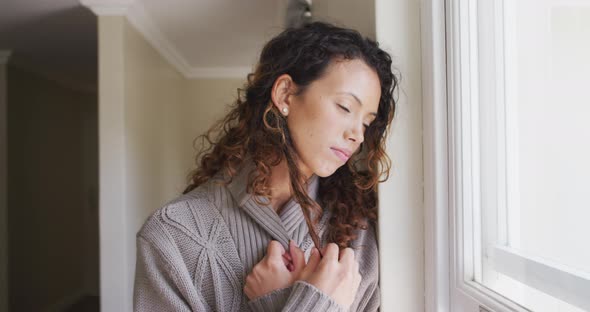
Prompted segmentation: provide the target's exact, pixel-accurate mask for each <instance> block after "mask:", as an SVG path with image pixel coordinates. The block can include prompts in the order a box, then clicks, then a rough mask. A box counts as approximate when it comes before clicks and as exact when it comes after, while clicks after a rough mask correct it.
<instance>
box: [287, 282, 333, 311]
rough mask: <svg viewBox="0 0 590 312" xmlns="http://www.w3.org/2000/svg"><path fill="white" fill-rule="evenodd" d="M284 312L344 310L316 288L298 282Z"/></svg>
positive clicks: (294, 285)
mask: <svg viewBox="0 0 590 312" xmlns="http://www.w3.org/2000/svg"><path fill="white" fill-rule="evenodd" d="M292 288H293V289H292V290H291V295H290V296H289V298H288V299H287V303H286V304H285V307H284V308H283V310H282V311H330V312H344V311H345V310H344V308H343V307H342V306H340V305H339V304H337V303H336V301H334V299H332V298H331V297H330V296H328V295H327V294H325V293H324V292H322V291H321V290H319V289H318V288H316V287H315V286H313V285H311V284H309V283H307V282H304V281H297V282H295V284H293V286H292Z"/></svg>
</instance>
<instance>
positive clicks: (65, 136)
mask: <svg viewBox="0 0 590 312" xmlns="http://www.w3.org/2000/svg"><path fill="white" fill-rule="evenodd" d="M7 77H8V78H9V79H8V85H7V90H8V92H7V94H8V98H7V103H8V106H7V112H8V114H7V115H8V117H9V118H8V120H7V127H8V128H7V134H8V148H7V151H8V164H9V165H8V180H7V181H8V183H7V187H8V192H7V195H8V263H9V270H8V272H9V273H8V285H9V294H10V300H9V310H11V311H41V310H45V309H49V308H52V307H56V306H59V305H60V304H62V303H63V302H66V301H68V300H71V299H75V298H77V297H78V296H79V295H82V294H85V293H89V292H92V291H93V290H94V291H95V290H96V289H97V288H98V285H96V284H94V283H97V282H98V281H97V279H96V278H94V283H93V282H92V281H91V282H89V283H88V282H86V281H85V280H84V277H85V276H91V275H93V274H94V275H96V274H97V271H98V268H97V267H87V266H86V264H85V258H84V256H81V255H84V254H85V253H86V251H85V250H86V249H87V248H94V249H95V252H97V250H98V242H96V241H88V240H87V238H88V237H87V236H86V231H89V230H92V229H94V230H95V231H96V230H97V223H98V222H97V219H94V222H93V225H90V227H88V228H87V227H86V226H88V225H86V224H84V222H83V220H85V219H88V218H87V215H88V214H89V213H91V212H90V211H89V209H90V206H89V205H88V204H87V201H86V199H85V196H86V195H87V192H86V189H85V188H84V184H83V183H81V182H82V181H83V180H84V179H87V180H92V179H93V178H94V180H93V182H89V184H88V186H89V187H90V185H92V183H94V186H95V187H96V182H97V181H96V174H95V175H94V176H92V170H93V168H94V169H96V163H92V162H91V160H89V159H87V158H85V157H84V155H85V150H84V148H85V147H87V146H88V145H90V144H92V142H86V146H85V144H84V142H85V141H89V140H91V138H89V137H85V136H84V135H83V133H82V131H81V129H82V128H83V127H84V125H83V123H84V119H83V116H84V114H85V111H88V112H90V114H92V112H93V107H94V118H96V113H95V110H96V94H92V93H86V92H79V91H74V90H72V89H69V88H67V87H64V86H62V85H59V84H57V83H55V82H53V81H50V80H47V79H45V78H42V77H40V76H37V75H35V74H32V73H29V72H27V71H23V70H21V69H19V68H16V67H13V66H10V65H9V66H8V74H7ZM94 144H95V145H96V138H94ZM86 175H88V176H86ZM92 226H94V227H92ZM86 269H91V270H92V272H90V273H86V272H85V270H86ZM86 286H90V287H89V288H88V289H87V288H86Z"/></svg>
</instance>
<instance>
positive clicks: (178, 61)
mask: <svg viewBox="0 0 590 312" xmlns="http://www.w3.org/2000/svg"><path fill="white" fill-rule="evenodd" d="M83 2H84V3H85V4H89V3H90V7H93V9H94V8H96V7H97V6H100V5H102V6H103V7H104V6H105V5H108V6H110V7H111V8H117V7H119V8H124V9H125V10H124V14H125V15H126V16H127V18H128V19H129V20H130V22H131V24H132V25H133V26H134V27H135V28H137V29H138V30H139V31H140V32H141V33H142V34H143V35H144V37H146V39H147V40H148V41H149V42H150V43H151V44H152V45H153V46H154V47H155V48H156V49H157V50H158V51H159V52H160V53H161V54H162V55H163V57H165V58H166V59H167V60H168V61H169V62H170V63H171V64H172V65H173V66H175V67H176V68H177V69H178V70H179V72H181V73H182V74H184V75H185V76H186V77H188V78H195V77H232V76H233V77H244V75H243V73H244V71H248V70H249V69H250V68H251V66H252V65H253V64H254V63H255V62H256V58H257V56H258V54H259V53H260V49H261V48H262V45H263V44H264V42H266V41H267V40H268V39H270V38H271V37H272V36H274V35H275V34H277V33H278V32H280V31H281V30H282V29H283V26H284V19H285V12H286V7H287V0H248V1H242V0H167V1H162V0H135V1H133V0H83ZM95 11H96V10H95ZM374 11H375V7H374V1H357V0H314V1H313V5H312V12H313V14H314V19H320V20H327V21H330V22H335V23H337V24H340V25H345V26H349V27H353V28H356V29H358V30H359V31H361V33H364V34H365V35H367V36H369V37H372V38H374V37H375V30H374V24H375V23H374V20H375V12H374ZM105 12H107V11H104V10H103V11H102V13H105ZM108 12H109V14H113V12H114V11H113V10H110V11H108ZM117 14H118V13H117ZM2 49H8V50H12V51H13V57H12V58H11V61H10V62H16V63H21V64H27V65H28V66H29V67H32V68H36V69H37V71H40V72H44V73H48V75H50V76H53V77H58V78H59V79H61V80H67V81H72V82H76V83H78V84H88V85H96V81H97V79H96V77H97V64H96V62H97V61H96V60H97V55H96V53H97V18H96V15H95V14H94V13H92V12H91V11H90V10H89V9H87V8H86V7H84V6H82V5H81V4H80V3H79V2H78V0H51V1H39V0H1V2H0V50H2Z"/></svg>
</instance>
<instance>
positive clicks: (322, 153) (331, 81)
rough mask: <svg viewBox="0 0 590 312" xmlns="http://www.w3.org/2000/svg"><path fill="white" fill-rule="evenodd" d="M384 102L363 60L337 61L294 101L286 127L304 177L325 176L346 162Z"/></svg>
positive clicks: (374, 73) (377, 85)
mask: <svg viewBox="0 0 590 312" xmlns="http://www.w3.org/2000/svg"><path fill="white" fill-rule="evenodd" d="M380 97H381V86H380V83H379V77H378V76H377V73H376V72H375V71H374V70H373V69H372V68H371V67H369V66H368V65H367V64H366V63H365V62H364V61H361V60H343V61H338V62H333V63H332V64H331V65H329V66H328V68H327V70H326V73H325V74H324V75H323V76H322V77H321V78H320V79H318V80H316V81H314V82H313V83H311V84H310V85H309V86H308V88H307V89H306V90H305V92H303V93H302V94H301V95H299V96H295V97H293V102H292V105H291V108H290V110H291V112H290V114H289V116H288V118H287V125H288V127H289V132H290V133H291V136H292V138H293V143H294V145H295V150H296V151H297V153H298V155H299V156H300V158H301V161H302V163H301V164H300V169H301V170H302V172H303V173H304V174H305V175H306V176H309V175H311V174H312V173H314V174H316V175H318V176H320V177H327V176H330V175H331V174H333V173H334V172H335V171H336V169H338V168H339V167H340V166H342V165H344V164H345V163H346V161H347V160H348V159H349V158H350V156H351V155H352V154H353V153H354V152H356V151H357V149H358V148H359V146H360V144H361V143H362V142H363V140H364V133H365V130H366V126H368V125H370V124H371V122H372V121H373V120H374V119H375V118H376V113H377V109H378V107H379V99H380Z"/></svg>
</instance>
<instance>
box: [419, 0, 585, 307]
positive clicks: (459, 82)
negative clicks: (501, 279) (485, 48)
mask: <svg viewBox="0 0 590 312" xmlns="http://www.w3.org/2000/svg"><path fill="white" fill-rule="evenodd" d="M500 2H501V1H500ZM475 3H476V2H474V1H468V0H446V1H445V0H438V1H437V0H423V5H422V7H421V20H422V22H421V24H422V27H421V32H422V34H421V35H422V51H423V52H422V77H423V80H422V86H423V125H424V133H423V134H424V205H425V276H426V280H425V286H426V290H425V307H426V311H437V312H438V311H485V310H493V311H528V310H527V309H526V308H524V307H522V306H520V305H518V304H516V303H514V302H512V301H510V300H509V299H507V298H505V297H503V296H501V295H499V294H497V293H495V292H493V291H491V290H489V289H487V288H486V287H484V286H482V285H481V284H479V283H477V282H475V279H476V277H479V279H480V280H481V274H482V272H481V270H478V269H477V268H478V266H475V265H474V263H477V262H479V263H481V256H479V257H478V255H481V250H482V246H481V243H480V242H481V237H475V239H470V238H471V236H467V239H465V240H464V239H463V238H464V236H463V233H464V232H465V231H472V229H473V227H474V226H480V224H478V220H481V218H480V217H479V209H478V208H477V207H475V206H477V205H472V203H474V202H476V201H477V200H479V199H478V196H479V185H474V184H473V183H471V181H469V179H470V177H472V176H473V175H476V176H477V175H478V174H479V173H478V172H477V170H478V168H479V164H478V162H479V155H478V151H479V146H477V144H478V141H477V140H466V139H471V138H463V137H462V136H463V135H464V134H465V132H463V131H459V130H460V129H465V128H466V127H469V129H471V131H467V133H474V134H475V135H478V129H477V127H473V128H471V127H472V125H471V124H470V122H469V121H470V118H466V117H467V116H477V114H478V112H477V109H478V107H477V105H476V106H474V107H473V108H474V110H469V109H470V108H471V107H470V106H469V105H463V104H465V103H469V101H479V90H478V87H477V86H478V83H474V84H465V83H463V81H464V80H465V79H469V80H470V81H473V80H472V78H475V79H476V81H477V79H478V78H479V77H478V70H479V68H478V65H479V64H478V59H477V57H478V43H477V38H476V33H475V32H477V23H476V21H475V18H474V16H476V15H475V14H474V13H476V12H477V8H476V7H475V5H474V4H475ZM464 25H469V27H468V28H465V27H464ZM460 30H461V31H460ZM465 30H472V32H469V31H465ZM473 30H475V31H473ZM495 31H496V32H497V33H500V34H502V35H503V29H496V30H495ZM508 39H509V40H510V38H508ZM464 51H467V58H468V59H469V60H470V61H469V62H462V63H460V62H459V59H460V58H461V57H465V55H461V53H465V52H464ZM502 57H503V55H498V56H496V58H495V61H496V62H498V61H501V62H503V61H504V60H503V59H502ZM487 65H489V64H487ZM492 65H494V64H492ZM484 83H493V82H490V81H486V82H484ZM499 87H501V88H502V87H503V86H499ZM507 88H510V87H509V86H507ZM502 92H506V93H508V96H509V95H510V94H509V93H510V90H502ZM506 93H505V94H506ZM505 96H506V95H505ZM507 122H509V120H508V121H507ZM471 143H474V144H475V146H472V144H471ZM508 143H509V144H510V142H508ZM513 143H514V142H513ZM466 150H467V151H470V153H465V152H464V151H466ZM505 161H508V162H510V159H508V160H505ZM465 164H467V165H465ZM473 182H474V183H477V182H478V181H477V179H475V181H473ZM461 185H463V186H467V187H469V188H470V189H465V190H466V192H464V190H463V189H462V188H461V187H460V186H461ZM508 195H510V194H508ZM474 197H475V198H474ZM473 208H475V209H473ZM498 213H499V214H502V215H499V216H498V217H499V218H505V217H506V211H503V210H502V209H500V211H499V212H498ZM464 221H468V222H464ZM508 227H510V224H504V225H500V226H498V234H499V235H500V237H504V238H505V240H504V239H501V241H504V242H505V243H506V244H505V245H497V246H494V248H492V249H493V252H492V255H493V257H494V259H493V260H494V262H495V264H496V265H497V269H498V270H499V271H501V272H502V273H503V274H506V275H508V276H511V277H512V278H514V279H517V280H519V281H522V282H524V283H526V284H529V285H534V286H535V287H536V288H539V289H541V290H543V291H545V292H546V293H548V294H551V295H553V296H555V297H557V298H562V299H566V298H567V299H568V300H567V301H569V302H572V303H573V302H576V303H577V305H578V306H584V304H589V303H588V300H590V299H588V298H584V296H583V295H582V291H581V290H582V289H587V287H590V284H588V283H589V282H588V280H587V279H586V277H585V276H584V275H583V273H581V272H573V271H571V270H569V269H568V268H564V267H560V266H558V265H555V264H551V263H548V262H546V261H542V260H540V259H537V258H534V257H531V256H527V255H524V254H522V253H520V252H518V251H517V250H515V249H513V248H510V247H508V246H507V245H508V244H507V242H508V237H507V236H508V234H509V233H510V229H509V228H508ZM466 254H467V255H471V257H465V256H464V255H466ZM523 265H526V266H527V269H528V268H531V270H532V271H528V273H527V274H523V270H522V269H520V270H519V269H515V268H518V267H519V266H520V267H521V268H522V266H523ZM537 274H540V276H546V277H548V279H547V280H542V279H541V280H539V279H537V280H531V277H532V276H534V275H537ZM549 281H550V283H553V285H555V283H556V281H560V282H559V283H560V285H561V287H546V286H549V285H550V283H549ZM572 285H576V286H572ZM556 289H557V290H556ZM572 296H573V297H572ZM572 298H573V299H572ZM572 300H573V301H572Z"/></svg>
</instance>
